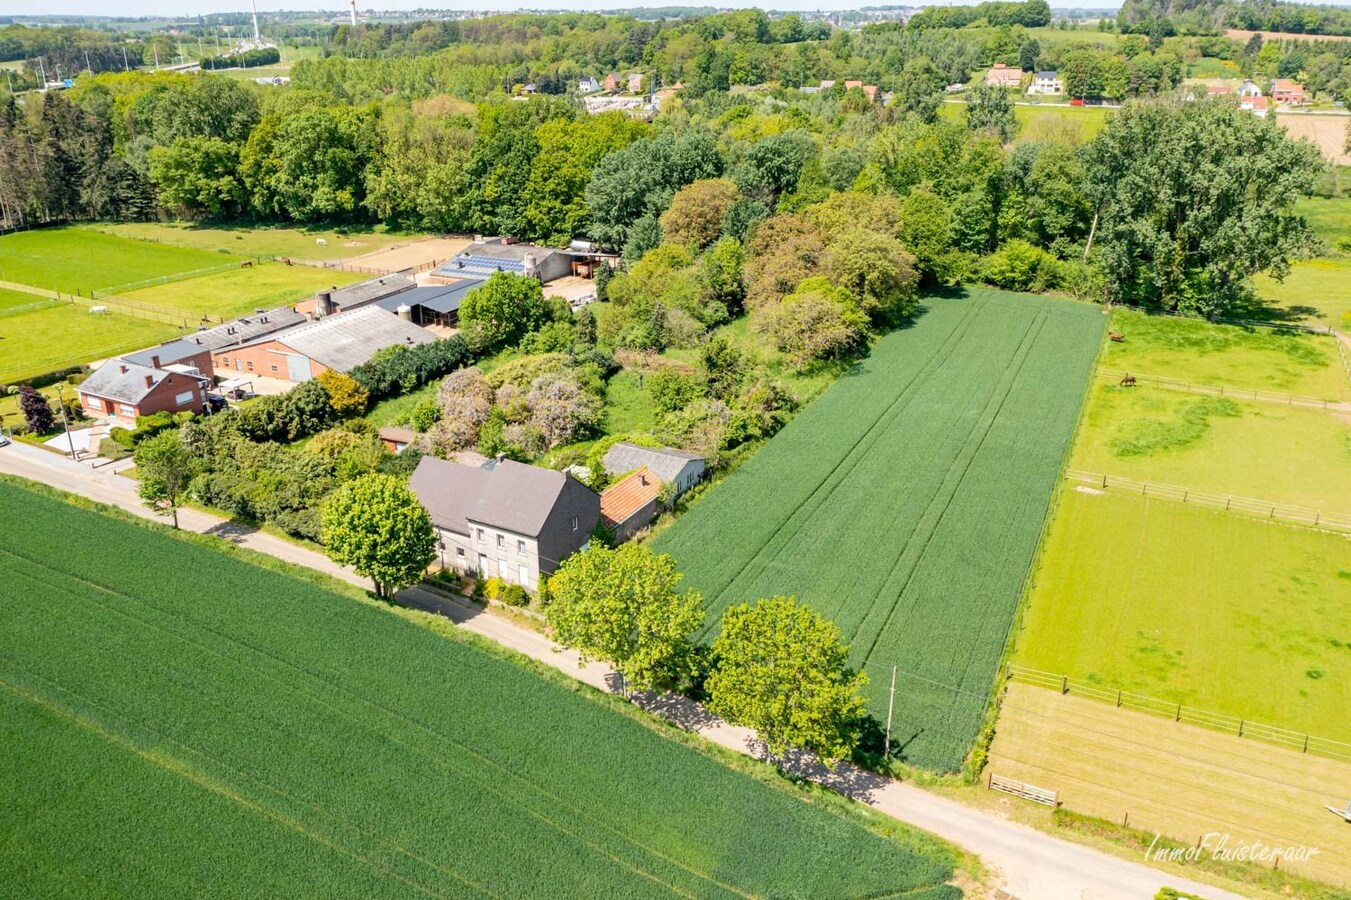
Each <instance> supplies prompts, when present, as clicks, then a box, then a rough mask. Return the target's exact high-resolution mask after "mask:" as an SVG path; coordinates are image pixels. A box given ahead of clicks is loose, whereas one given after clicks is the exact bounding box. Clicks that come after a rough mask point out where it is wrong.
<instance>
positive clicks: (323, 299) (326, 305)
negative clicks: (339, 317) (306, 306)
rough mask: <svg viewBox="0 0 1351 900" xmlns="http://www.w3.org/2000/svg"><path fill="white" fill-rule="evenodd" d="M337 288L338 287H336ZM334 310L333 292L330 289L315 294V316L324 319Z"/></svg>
mask: <svg viewBox="0 0 1351 900" xmlns="http://www.w3.org/2000/svg"><path fill="white" fill-rule="evenodd" d="M335 290H336V288H335ZM332 311H333V294H332V293H331V292H329V291H320V292H319V293H317V294H315V295H314V316H315V318H317V319H322V318H323V317H324V316H326V315H328V314H329V313H331V312H332Z"/></svg>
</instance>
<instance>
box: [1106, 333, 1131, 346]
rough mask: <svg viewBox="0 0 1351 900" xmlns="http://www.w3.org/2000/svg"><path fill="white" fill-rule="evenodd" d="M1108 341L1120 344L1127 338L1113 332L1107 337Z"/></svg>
mask: <svg viewBox="0 0 1351 900" xmlns="http://www.w3.org/2000/svg"><path fill="white" fill-rule="evenodd" d="M1107 339H1108V340H1109V341H1116V342H1117V343H1118V344H1119V343H1121V342H1122V341H1124V340H1125V339H1126V336H1125V335H1124V334H1122V333H1121V332H1119V331H1113V332H1112V333H1111V334H1109V335H1107Z"/></svg>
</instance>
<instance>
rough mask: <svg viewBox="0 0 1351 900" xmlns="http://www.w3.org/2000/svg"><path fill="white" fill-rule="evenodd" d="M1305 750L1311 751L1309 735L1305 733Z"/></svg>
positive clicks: (1306, 751)
mask: <svg viewBox="0 0 1351 900" xmlns="http://www.w3.org/2000/svg"><path fill="white" fill-rule="evenodd" d="M1303 752H1305V753H1308V752H1309V736H1308V735H1307V734H1306V735H1304V751H1303Z"/></svg>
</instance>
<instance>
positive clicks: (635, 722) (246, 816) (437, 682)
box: [0, 482, 960, 900]
mask: <svg viewBox="0 0 1351 900" xmlns="http://www.w3.org/2000/svg"><path fill="white" fill-rule="evenodd" d="M0 507H3V508H4V509H5V510H6V511H8V512H10V513H11V514H12V518H13V521H14V522H15V523H21V524H20V525H18V527H7V528H5V529H3V530H0V560H3V566H4V571H5V577H4V578H3V579H0V729H3V732H4V733H5V735H6V745H5V752H4V753H3V754H0V784H5V785H7V786H12V787H11V789H10V790H8V791H7V795H6V800H5V810H4V821H5V825H6V827H5V840H4V841H3V842H0V872H3V873H4V874H5V883H7V884H9V885H10V889H9V890H10V892H11V893H14V894H16V895H19V896H33V897H41V896H55V895H84V894H88V893H89V888H90V886H94V887H96V888H97V890H96V891H95V892H96V893H106V894H108V895H114V896H165V895H184V896H202V895H216V894H248V895H255V894H256V895H263V896H294V895H298V894H314V893H322V894H327V895H333V896H353V897H386V896H388V897H406V896H408V895H410V894H412V893H422V894H427V895H431V896H446V897H450V896H456V897H459V896H471V895H475V896H477V895H483V896H497V897H527V896H533V897H593V896H594V897H657V896H677V895H678V896H687V897H695V896H699V897H786V896H808V897H841V898H844V897H860V898H862V897H883V896H908V897H916V898H918V897H923V898H926V900H953V898H956V897H958V896H960V891H959V890H958V889H957V888H955V887H944V885H945V883H946V882H947V881H948V880H949V879H950V878H951V877H952V875H953V864H954V861H955V859H956V855H955V852H954V851H953V850H952V849H951V848H949V847H947V846H946V845H943V844H941V843H939V842H938V841H937V840H935V839H933V838H930V837H928V836H926V835H923V834H921V833H919V832H916V831H914V830H912V829H908V828H904V827H902V826H900V825H899V823H895V822H894V821H893V822H890V823H888V822H887V821H886V820H884V818H883V817H882V816H881V815H880V814H878V813H874V812H872V811H870V810H867V809H866V808H863V807H861V806H857V805H853V804H849V803H846V802H843V801H840V800H838V799H832V798H831V797H829V796H827V795H825V794H824V793H822V792H819V791H810V792H809V791H803V790H801V789H798V788H796V787H794V786H793V785H791V784H790V783H789V782H787V781H786V780H784V779H782V778H778V777H776V776H774V775H771V774H770V773H769V771H768V770H767V769H766V768H765V767H761V766H756V765H755V764H753V763H750V762H748V761H742V760H740V759H738V760H735V761H734V762H733V763H732V764H731V765H724V764H722V762H720V760H721V759H723V758H727V757H724V756H723V755H722V754H718V755H716V756H715V755H713V754H712V753H705V752H700V751H699V750H698V749H695V747H696V746H700V747H702V746H703V745H698V744H696V745H694V746H691V744H693V743H694V742H693V741H691V740H690V739H688V738H685V737H684V736H683V733H682V732H679V731H677V730H676V729H674V728H667V727H664V726H660V725H657V724H656V723H654V722H652V721H651V720H649V719H647V718H646V717H644V716H643V715H642V714H641V713H637V712H636V711H634V710H632V708H631V707H629V706H628V705H627V704H623V703H620V702H618V701H615V700H614V699H612V698H608V697H601V696H599V695H598V694H596V693H595V692H592V691H590V690H589V689H585V688H582V687H580V686H578V685H577V684H576V683H575V682H572V681H571V680H570V679H568V678H567V677H566V676H563V675H561V674H559V673H556V672H553V671H552V670H549V671H548V672H547V673H544V674H540V673H541V672H542V671H543V667H542V666H537V665H531V664H528V663H526V662H525V661H522V660H521V659H520V658H519V657H516V656H514V655H512V654H510V652H509V651H506V650H503V649H500V648H497V647H495V646H493V647H491V648H486V647H484V646H481V645H480V644H478V643H477V642H474V641H471V640H470V639H468V638H466V637H462V636H460V635H459V634H458V630H457V629H454V628H452V627H449V626H447V625H445V623H444V621H443V620H441V619H439V618H437V617H434V616H430V615H422V614H417V613H412V612H403V613H396V612H394V611H391V610H390V609H388V608H386V607H384V606H382V605H376V604H375V603H372V602H370V601H368V600H365V597H364V595H363V594H362V592H359V591H357V590H354V589H353V588H351V587H350V586H348V585H346V584H335V585H334V586H333V587H332V589H326V588H325V587H321V586H320V585H321V584H328V582H326V581H325V580H323V579H321V578H320V576H319V575H318V573H314V572H304V570H299V569H295V570H292V569H288V568H285V567H283V566H282V565H281V564H280V563H277V562H275V561H272V560H267V561H266V566H264V565H262V564H259V565H255V564H251V563H250V562H248V561H246V558H240V557H239V556H237V555H236V554H235V553H227V552H225V551H224V550H223V549H221V542H218V541H211V540H209V539H205V538H199V537H197V536H192V537H184V538H181V539H180V538H175V537H173V536H170V535H169V534H167V533H165V532H163V531H159V530H152V529H150V528H148V527H146V526H143V525H140V524H132V523H129V522H126V521H122V520H120V519H114V518H111V517H107V516H102V515H99V514H98V513H95V512H92V511H88V510H83V509H77V508H75V507H73V506H70V505H67V504H65V503H62V502H60V501H59V500H55V499H51V498H48V497H45V496H40V495H38V494H35V493H33V492H31V491H28V490H25V489H23V488H20V487H18V486H16V484H14V483H13V482H6V483H4V484H0ZM129 556H134V557H135V558H136V559H137V560H138V561H139V563H138V565H136V566H126V565H121V564H120V563H119V560H122V559H126V558H128V557H129ZM278 570H280V571H278ZM292 571H295V572H297V573H304V577H303V578H302V577H296V576H294V575H292V574H290V573H291V572H292ZM394 660H397V664H391V661H394ZM448 685H454V686H455V689H454V690H448V689H447V686H448ZM541 735H547V740H542V739H541ZM732 766H735V767H736V768H733V767H732ZM869 826H871V827H869ZM466 835H479V836H481V837H483V838H484V839H480V840H466ZM488 838H490V839H488Z"/></svg>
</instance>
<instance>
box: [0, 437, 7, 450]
mask: <svg viewBox="0 0 1351 900" xmlns="http://www.w3.org/2000/svg"><path fill="white" fill-rule="evenodd" d="M8 444H9V438H7V437H5V436H4V434H0V447H4V446H7V445H8Z"/></svg>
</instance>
